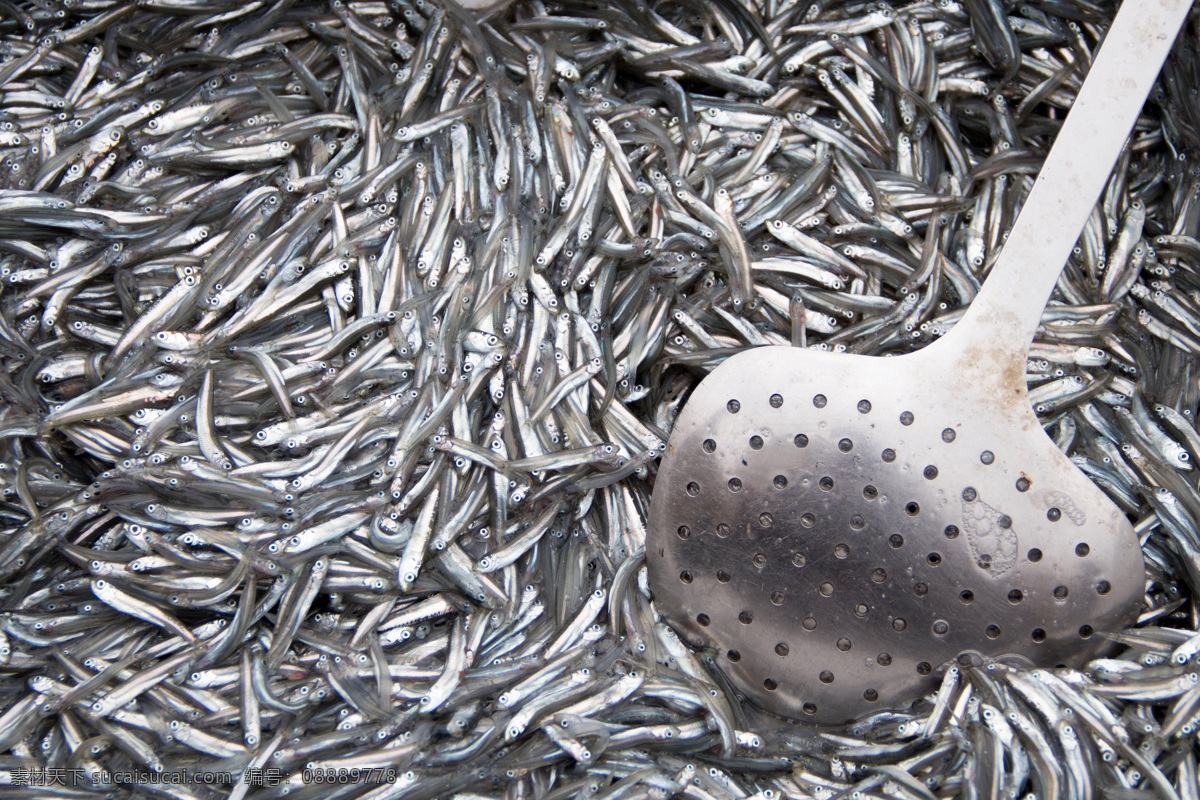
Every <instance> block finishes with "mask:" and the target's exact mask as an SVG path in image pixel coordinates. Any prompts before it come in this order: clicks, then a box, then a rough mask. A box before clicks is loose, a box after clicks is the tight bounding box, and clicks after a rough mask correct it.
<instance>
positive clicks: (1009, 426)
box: [647, 0, 1188, 723]
mask: <svg viewBox="0 0 1200 800" xmlns="http://www.w3.org/2000/svg"><path fill="white" fill-rule="evenodd" d="M1187 9H1188V4H1187V3H1184V2H1180V0H1170V1H1169V2H1163V3H1147V4H1140V3H1139V4H1135V3H1126V4H1125V5H1124V6H1123V7H1122V9H1121V11H1120V13H1119V14H1118V16H1117V19H1116V20H1115V22H1114V23H1113V26H1112V28H1111V29H1110V31H1109V34H1108V36H1107V38H1106V42H1105V44H1104V46H1103V47H1102V48H1101V51H1100V54H1099V55H1098V56H1097V58H1096V60H1095V61H1094V63H1093V66H1092V69H1091V70H1090V73H1089V75H1088V77H1087V81H1086V83H1085V86H1084V88H1083V89H1082V91H1081V92H1080V95H1079V100H1078V101H1077V103H1076V105H1075V107H1074V108H1073V110H1072V111H1071V113H1070V116H1069V118H1068V120H1067V122H1066V123H1065V124H1064V126H1063V129H1062V131H1061V132H1060V134H1059V137H1058V139H1057V141H1056V144H1055V146H1054V148H1053V149H1052V151H1051V153H1050V155H1049V157H1048V159H1047V162H1046V165H1045V167H1044V168H1043V170H1042V172H1041V173H1040V174H1039V176H1038V179H1037V182H1036V183H1035V187H1034V189H1033V191H1032V192H1031V194H1030V197H1029V199H1028V201H1027V203H1026V205H1025V209H1024V211H1023V212H1022V213H1021V216H1020V218H1019V219H1018V221H1017V223H1016V225H1015V226H1014V228H1013V231H1012V233H1011V235H1010V237H1009V240H1008V243H1007V244H1006V245H1005V249H1004V251H1003V255H1002V256H1001V257H1000V258H999V259H998V260H997V263H996V265H995V266H994V268H993V270H992V273H991V276H990V277H989V278H988V281H987V284H986V286H985V288H984V290H983V291H982V292H981V293H980V295H979V296H978V297H977V298H976V300H975V302H974V303H973V305H972V306H971V308H970V310H969V311H968V312H967V314H965V315H964V318H963V320H962V321H961V322H960V323H959V324H958V325H957V326H956V327H955V329H954V330H953V331H952V332H951V333H950V334H948V335H947V336H946V337H944V338H943V339H942V340H940V341H938V342H936V343H935V344H933V345H931V346H929V347H927V348H925V349H923V350H921V351H918V352H916V353H912V354H908V355H904V356H899V357H895V358H871V357H865V356H852V355H844V354H831V353H827V352H820V351H814V350H803V349H795V348H787V347H764V348H759V349H755V350H752V351H748V352H746V353H743V354H740V355H738V356H736V357H734V358H731V359H729V360H728V361H726V362H725V363H724V364H722V365H721V366H720V367H719V368H717V369H716V370H714V371H713V373H712V374H711V375H710V376H708V377H707V378H706V379H705V380H704V381H703V382H702V383H701V384H700V386H698V387H697V389H696V390H695V392H694V393H693V395H692V397H691V398H690V399H689V400H688V403H687V405H686V406H685V408H684V409H683V411H682V412H681V414H680V416H679V419H678V420H677V422H676V425H675V429H674V431H673V432H672V435H671V439H670V443H669V445H668V449H667V454H666V456H665V457H664V459H663V463H662V466H661V468H660V471H659V474H658V478H657V483H656V485H655V489H654V496H653V501H652V505H651V509H650V530H649V538H648V547H647V564H648V568H649V574H650V580H651V584H652V588H653V590H654V596H655V603H656V605H657V607H658V609H659V610H660V611H661V612H662V613H663V614H664V615H666V617H667V618H668V620H669V621H670V622H671V623H672V624H673V625H675V626H676V628H677V629H678V630H679V631H680V632H681V633H682V634H683V635H684V636H685V637H686V638H687V639H688V640H690V641H691V642H692V643H693V644H695V645H698V646H704V647H710V648H714V649H715V650H716V652H717V654H718V655H717V663H718V664H719V666H720V667H721V668H722V669H723V670H725V672H726V673H727V674H728V675H729V676H730V677H731V678H732V680H733V681H734V683H735V684H736V685H737V687H738V688H739V689H740V690H741V691H743V692H744V693H745V694H746V696H747V697H748V698H749V699H751V700H752V701H753V702H754V703H756V704H757V705H759V706H760V707H762V708H764V709H766V710H768V711H772V712H775V713H778V714H782V715H786V716H794V717H799V718H802V719H810V720H813V721H816V722H823V723H841V722H844V721H845V720H846V719H849V718H853V717H857V716H860V715H862V714H864V713H869V712H871V711H874V710H878V709H880V708H887V707H898V706H904V705H907V704H909V703H910V702H911V701H913V700H914V699H916V698H917V697H919V696H920V694H921V693H922V692H924V691H927V690H928V689H929V688H931V687H932V686H934V685H935V683H936V680H937V678H938V674H939V672H940V671H942V670H944V668H945V667H947V666H948V665H950V664H952V663H954V662H955V661H956V660H959V659H981V658H998V659H1005V660H1011V661H1013V662H1016V663H1022V664H1036V665H1054V664H1057V663H1067V664H1078V663H1080V662H1082V661H1084V660H1086V659H1088V658H1091V657H1094V656H1095V655H1096V654H1097V653H1098V652H1100V651H1101V650H1103V649H1104V647H1105V644H1106V640H1105V639H1104V638H1103V636H1102V635H1101V633H1102V632H1106V631H1112V630H1117V629H1119V628H1121V627H1123V626H1124V625H1126V624H1128V623H1129V622H1130V621H1131V620H1132V619H1133V618H1134V617H1135V615H1136V613H1137V610H1138V607H1139V601H1140V598H1141V595H1142V591H1143V585H1142V584H1143V565H1142V559H1141V551H1140V549H1139V547H1138V542H1137V539H1136V537H1135V536H1134V534H1133V530H1132V528H1131V526H1130V524H1129V522H1128V520H1126V518H1125V517H1124V515H1123V514H1121V512H1120V511H1119V509H1118V508H1117V507H1116V506H1115V505H1114V504H1113V503H1112V502H1111V501H1109V500H1108V499H1107V498H1106V497H1105V496H1104V495H1103V493H1101V492H1100V490H1099V489H1098V488H1097V487H1096V486H1095V485H1093V484H1092V483H1091V482H1090V481H1089V480H1088V479H1087V478H1086V477H1085V476H1084V475H1083V474H1082V473H1081V472H1079V470H1078V469H1076V468H1075V467H1074V466H1073V465H1072V464H1071V463H1070V461H1069V460H1068V459H1067V458H1066V457H1065V456H1064V455H1063V454H1062V453H1061V452H1059V450H1058V449H1057V448H1056V447H1055V446H1054V444H1053V443H1052V442H1051V441H1050V440H1049V439H1048V438H1047V437H1046V436H1045V434H1044V433H1043V431H1042V429H1041V425H1040V424H1039V422H1038V420H1037V418H1036V416H1035V415H1034V413H1033V411H1032V409H1031V408H1030V402H1029V397H1028V393H1027V390H1026V385H1025V369H1024V361H1025V357H1026V354H1027V352H1028V346H1029V341H1030V339H1031V337H1032V334H1033V332H1034V330H1035V329H1036V326H1037V322H1038V319H1039V318H1040V316H1041V311H1042V309H1043V307H1044V306H1045V304H1046V301H1047V298H1048V297H1049V295H1050V293H1051V291H1052V289H1053V287H1054V284H1055V282H1056V280H1057V276H1058V273H1059V271H1060V270H1061V267H1062V264H1063V263H1064V262H1065V261H1066V258H1067V256H1068V254H1069V252H1070V250H1071V247H1072V246H1073V245H1074V243H1075V239H1076V236H1077V235H1078V231H1079V230H1080V228H1081V227H1082V225H1083V223H1084V221H1085V219H1086V217H1087V216H1088V214H1089V213H1090V212H1091V209H1092V207H1093V205H1094V203H1095V201H1096V198H1097V196H1098V195H1099V193H1100V190H1101V189H1102V187H1103V185H1104V183H1105V182H1106V181H1107V179H1108V175H1109V170H1110V168H1111V165H1112V164H1113V163H1114V161H1115V160H1116V158H1117V155H1118V154H1119V152H1120V150H1121V147H1122V145H1123V143H1124V141H1125V138H1126V136H1127V135H1128V132H1129V130H1130V128H1131V127H1132V125H1133V122H1134V120H1135V119H1136V117H1137V114H1138V113H1139V111H1140V109H1141V106H1142V103H1143V102H1144V100H1145V97H1146V95H1147V94H1148V93H1149V90H1150V87H1151V86H1152V84H1153V82H1154V79H1155V77H1156V75H1157V73H1158V70H1159V68H1160V66H1161V64H1162V62H1163V59H1164V58H1165V57H1166V54H1167V51H1168V50H1169V48H1170V45H1171V43H1172V42H1173V40H1174V38H1175V34H1176V32H1177V31H1178V29H1179V27H1180V25H1181V24H1182V21H1183V19H1184V16H1185V15H1186V12H1187Z"/></svg>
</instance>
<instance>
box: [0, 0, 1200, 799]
mask: <svg viewBox="0 0 1200 800" xmlns="http://www.w3.org/2000/svg"><path fill="white" fill-rule="evenodd" d="M1113 8H1114V6H1113V4H1112V3H1110V2H1090V0H1029V2H1024V3H1021V4H1019V5H1015V6H1014V5H1011V4H1006V3H1003V2H1001V0H917V2H913V3H911V4H908V5H903V6H901V5H896V6H892V5H888V4H887V3H884V2H858V1H857V0H847V1H845V2H843V1H842V0H830V1H829V2H813V1H812V0H760V1H759V2H755V0H713V1H712V2H709V1H708V0H672V1H670V2H656V3H644V2H641V1H640V0H617V1H616V2H611V3H610V2H604V1H600V0H596V1H594V2H587V0H567V1H566V2H554V3H550V2H545V1H544V0H527V1H526V2H521V3H517V4H502V5H501V6H499V7H496V8H493V9H491V10H485V11H482V12H472V11H466V10H464V9H463V8H461V7H459V6H457V5H456V4H455V3H453V2H450V1H449V0H447V2H446V3H445V4H444V5H443V4H440V3H439V2H437V0H332V1H331V2H329V3H328V4H324V3H313V2H306V0H276V1H275V2H272V0H244V1H243V2H230V1H229V0H139V2H137V3H125V2H117V0H0V159H2V163H0V398H2V400H0V750H2V751H3V753H4V754H3V755H0V787H2V788H0V796H2V797H4V798H13V799H14V800H15V799H16V798H37V799H38V800H44V799H45V798H58V797H72V798H73V797H97V796H103V797H114V798H126V797H139V798H141V797H160V796H161V797H171V798H217V797H232V798H249V797H253V798H281V797H285V796H286V797H296V798H308V797H321V798H326V799H327V800H332V799H333V798H364V800H365V799H368V798H369V799H370V800H384V798H460V799H461V800H468V799H473V798H512V799H514V800H515V799H516V798H543V799H544V800H567V798H627V797H628V798H635V797H647V798H666V797H674V796H678V797H688V798H704V799H707V798H761V799H762V800H766V799H767V798H785V797H786V798H820V799H821V800H826V799H827V798H834V797H836V798H851V797H852V798H867V797H884V796H889V797H897V798H904V800H913V798H934V797H951V796H961V797H964V798H976V797H978V798H989V799H990V798H1001V797H1004V798H1017V797H1038V798H1055V797H1071V798H1085V797H1092V796H1103V797H1109V798H1116V799H1117V800H1142V798H1172V799H1174V798H1179V799H1180V800H1194V799H1195V798H1197V797H1200V789H1198V788H1197V787H1198V782H1197V780H1198V779H1197V757H1198V750H1197V743H1198V739H1197V736H1198V729H1200V678H1198V672H1200V612H1198V609H1197V605H1196V597H1197V589H1198V588H1200V533H1198V526H1197V521H1198V520H1200V491H1198V489H1197V476H1198V474H1200V471H1198V470H1197V469H1196V468H1195V463H1196V462H1197V461H1200V434H1198V433H1197V431H1196V427H1195V420H1196V413H1197V406H1198V405H1200V361H1198V360H1197V359H1198V357H1200V273H1198V272H1197V264H1198V263H1200V106H1198V105H1197V103H1196V101H1195V91H1196V89H1195V87H1197V86H1200V54H1198V53H1197V36H1196V33H1195V32H1194V31H1193V30H1190V29H1189V30H1186V31H1185V33H1184V34H1183V36H1182V37H1181V40H1180V42H1179V43H1178V44H1177V46H1176V49H1175V52H1174V54H1173V55H1172V58H1171V60H1170V61H1169V63H1168V65H1167V67H1166V68H1165V70H1164V72H1163V75H1162V77H1161V79H1160V83H1159V86H1158V88H1157V89H1156V91H1155V93H1154V94H1153V96H1152V98H1151V100H1150V102H1149V103H1148V104H1147V106H1146V109H1145V111H1144V113H1143V115H1142V117H1141V119H1140V120H1139V122H1138V124H1137V126H1136V128H1135V130H1134V132H1133V134H1132V136H1131V139H1130V143H1129V146H1128V148H1127V150H1126V152H1125V154H1124V155H1123V156H1122V159H1121V161H1120V163H1119V165H1118V167H1117V168H1116V169H1115V170H1114V172H1113V175H1112V177H1111V180H1110V182H1109V184H1108V187H1107V189H1106V191H1105V192H1104V195H1103V197H1102V198H1101V200H1100V202H1099V203H1098V204H1097V206H1096V209H1095V212H1094V213H1093V215H1092V217H1091V219H1090V221H1089V223H1088V225H1087V227H1086V229H1085V231H1084V232H1083V235H1082V236H1081V237H1080V239H1079V244H1078V247H1077V249H1076V252H1075V255H1074V256H1073V258H1072V259H1071V261H1070V263H1069V264H1067V266H1066V269H1065V271H1064V272H1063V275H1062V278H1061V280H1060V282H1059V285H1058V290H1057V293H1056V295H1055V297H1054V299H1053V300H1052V301H1051V305H1050V306H1049V307H1048V308H1047V310H1046V313H1045V316H1044V318H1043V323H1042V326H1041V328H1040V330H1039V332H1038V335H1037V338H1036V341H1035V343H1034V345H1033V350H1032V352H1031V355H1030V359H1029V362H1028V373H1027V377H1028V381H1029V385H1030V387H1031V395H1032V399H1033V402H1034V404H1035V406H1036V409H1037V411H1038V413H1039V415H1040V417H1041V418H1042V419H1043V421H1044V423H1045V426H1046V429H1047V431H1048V433H1049V434H1050V435H1051V436H1052V437H1053V438H1054V439H1055V441H1056V442H1058V443H1059V445H1060V446H1061V447H1062V449H1063V450H1064V451H1066V452H1068V453H1069V454H1070V455H1071V457H1072V458H1073V459H1074V461H1075V462H1076V463H1077V464H1078V465H1079V467H1080V468H1081V469H1082V470H1084V471H1085V472H1086V473H1087V474H1088V475H1089V476H1091V477H1092V478H1093V479H1094V480H1095V482H1096V483H1097V484H1098V485H1100V486H1101V487H1103V489H1104V490H1105V491H1106V492H1107V493H1108V494H1109V495H1111V496H1112V498H1113V499H1114V500H1115V501H1116V502H1117V503H1118V504H1119V505H1120V506H1121V507H1122V508H1123V509H1125V510H1126V511H1127V512H1128V513H1129V515H1130V517H1131V518H1132V519H1134V520H1135V521H1136V529H1137V531H1138V533H1139V535H1140V537H1141V540H1142V543H1143V546H1144V552H1145V559H1146V595H1145V607H1144V609H1143V613H1142V615H1141V618H1140V619H1139V621H1138V624H1137V626H1136V627H1134V628H1131V629H1129V630H1126V631H1120V632H1097V635H1105V636H1108V637H1110V638H1111V639H1112V641H1113V653H1112V656H1111V657H1110V658H1105V659H1100V660H1097V661H1094V662H1092V663H1090V664H1089V665H1087V667H1086V669H1083V670H1071V669H1065V668H1060V669H1039V670H1019V669H1014V668H1012V667H1009V666H1006V665H1003V664H999V663H996V664H992V665H990V666H988V667H987V668H978V667H966V666H964V667H961V668H960V667H958V666H956V665H945V666H943V668H942V669H941V671H940V673H939V675H940V679H939V681H933V683H932V686H933V687H934V691H933V692H932V693H931V694H930V695H929V696H928V697H927V698H925V699H924V700H922V701H921V702H919V703H918V704H916V705H915V706H914V707H913V708H911V709H908V710H902V711H880V712H879V713H877V714H875V715H872V716H871V717H868V718H865V719H862V720H858V721H855V722H853V723H850V724H848V725H846V726H845V727H843V728H837V729H818V728H815V727H806V726H804V725H801V724H795V723H788V722H786V721H782V720H775V719H769V718H767V717H766V716H765V715H763V714H760V713H758V712H756V711H755V710H754V709H752V708H750V707H749V706H746V705H744V704H743V702H742V701H741V699H740V698H739V697H738V695H737V693H736V691H735V690H734V689H733V688H732V687H731V686H730V685H729V684H728V682H727V681H726V679H725V677H724V676H723V675H722V674H721V673H720V672H719V671H716V670H715V669H714V668H713V667H712V664H713V659H712V654H710V653H706V652H704V651H697V650H695V649H693V648H691V647H689V646H688V645H687V644H686V643H685V642H683V641H681V640H680V639H679V637H677V636H676V634H675V633H674V632H673V631H672V629H671V628H670V627H669V626H668V625H667V624H666V623H665V622H664V621H663V620H662V619H661V618H660V617H659V615H658V612H657V611H656V609H655V606H654V602H653V598H652V595H651V593H650V591H649V588H648V587H647V585H646V580H645V571H644V569H643V568H642V567H643V564H644V546H645V521H644V520H645V514H646V509H647V506H648V503H649V497H650V492H651V489H652V486H653V476H654V472H655V469H656V465H657V461H658V459H659V457H660V456H661V454H662V453H663V452H664V448H665V446H666V441H667V438H668V436H669V434H670V430H671V426H672V422H673V420H674V418H675V415H676V413H677V412H678V410H679V408H680V406H681V404H682V403H683V402H684V400H685V399H686V397H687V395H688V392H689V391H690V389H691V388H692V387H693V386H695V384H696V383H697V382H698V381H699V380H700V378H702V377H703V375H704V374H706V372H707V371H708V370H710V369H712V368H713V367H714V366H715V365H717V364H719V363H720V362H721V361H722V360H723V359H725V358H727V357H728V356H730V355H732V354H734V353H737V352H740V351H741V350H743V349H745V348H749V347H756V346H761V345H767V344H787V345H792V346H800V347H821V348H832V349H836V350H845V351H850V352H856V353H871V354H886V353H900V352H905V351H908V350H911V349H914V348H918V347H920V346H922V345H923V344H925V343H928V342H929V341H932V340H934V339H936V338H937V337H939V336H941V335H942V334H944V333H945V332H946V331H948V330H949V329H950V328H951V327H953V325H954V323H955V321H956V320H957V319H958V318H959V316H960V315H961V314H962V312H963V309H964V308H965V306H966V305H967V304H969V302H970V301H971V298H972V297H973V296H974V295H975V293H976V291H977V290H978V288H979V286H980V284H981V282H982V281H983V280H984V278H985V277H986V275H987V273H988V270H989V269H990V267H991V265H992V263H994V261H995V257H996V255H997V253H998V252H999V250H1000V247H1001V245H1002V244H1003V241H1004V238H1005V236H1006V232H1007V231H1008V229H1009V228H1010V226H1011V225H1012V222H1013V220H1014V219H1015V216H1016V213H1017V211H1018V210H1019V208H1020V205H1021V203H1022V201H1023V199H1024V197H1025V194H1026V193H1027V191H1028V189H1029V187H1030V186H1031V184H1032V181H1033V179H1034V176H1035V175H1036V173H1037V171H1038V168H1039V166H1040V164H1041V162H1042V160H1043V158H1044V156H1045V154H1046V152H1047V150H1048V147H1049V145H1050V143H1051V142H1052V141H1053V138H1054V136H1055V133H1056V132H1057V130H1058V128H1059V125H1060V124H1061V121H1062V119H1063V118H1064V116H1065V113H1066V111H1067V110H1068V109H1069V108H1070V106H1071V102H1072V100H1073V98H1074V96H1075V94H1076V93H1077V91H1078V89H1079V87H1080V86H1081V84H1082V81H1083V79H1084V76H1085V75H1086V73H1087V68H1088V64H1089V61H1090V58H1091V54H1092V53H1094V52H1095V49H1096V47H1097V44H1098V42H1099V41H1100V40H1101V38H1102V36H1103V32H1104V30H1105V26H1106V24H1107V21H1108V20H1109V19H1111V16H1112V13H1113ZM155 776H158V777H157V778H156V777H155Z"/></svg>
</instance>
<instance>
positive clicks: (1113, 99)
mask: <svg viewBox="0 0 1200 800" xmlns="http://www.w3.org/2000/svg"><path fill="white" fill-rule="evenodd" d="M1190 7H1191V2H1190V0H1125V2H1123V3H1122V4H1121V8H1120V11H1119V12H1118V13H1117V17H1116V19H1115V20H1113V23H1112V26H1111V27H1110V28H1109V29H1108V33H1107V35H1106V36H1105V37H1104V41H1103V43H1102V44H1101V47H1100V52H1099V53H1098V54H1097V56H1096V58H1095V59H1094V60H1093V62H1092V66H1091V69H1090V70H1089V71H1088V74H1087V77H1086V79H1085V80H1084V84H1083V88H1082V89H1081V90H1080V92H1079V95H1078V97H1077V99H1076V100H1075V104H1074V105H1073V106H1072V107H1071V110H1070V113H1068V115H1067V119H1066V121H1065V122H1064V123H1063V126H1062V129H1061V130H1060V131H1059V134H1058V136H1057V137H1056V138H1055V140H1054V145H1053V147H1051V148H1050V154H1049V155H1048V156H1047V158H1046V162H1045V164H1044V165H1043V167H1042V170H1041V172H1039V173H1038V176H1037V179H1036V180H1035V182H1034V184H1033V189H1032V190H1031V191H1030V193H1029V197H1028V199H1027V200H1026V202H1025V205H1024V207H1023V208H1022V210H1021V213H1020V214H1019V215H1018V217H1017V221H1016V223H1015V224H1014V225H1013V227H1012V231H1011V232H1010V233H1009V236H1008V240H1007V242H1006V243H1005V245H1004V249H1003V250H1002V251H1001V253H1000V256H999V258H997V260H996V263H995V265H994V266H993V267H992V270H991V272H990V274H989V275H988V277H987V280H986V281H985V282H984V286H983V289H982V290H981V291H980V292H979V294H978V295H977V296H976V298H975V300H974V301H973V302H972V303H971V306H970V308H969V309H968V310H967V312H966V313H965V314H964V316H963V318H962V320H961V321H960V322H959V323H958V324H957V325H956V326H955V327H954V329H953V330H952V331H951V332H950V334H948V335H947V336H945V337H944V339H946V340H950V341H948V342H946V345H951V343H952V346H953V348H954V349H955V350H956V351H957V352H958V353H960V354H962V357H963V358H964V359H978V357H979V356H980V355H982V354H987V355H988V356H989V357H990V358H991V359H992V360H993V361H992V363H993V364H995V363H996V361H997V360H1001V359H1007V360H1008V363H1009V364H1013V363H1014V362H1023V361H1024V359H1025V357H1026V355H1027V354H1028V352H1029V343H1030V342H1031V341H1032V339H1033V335H1034V333H1035V332H1036V331H1037V326H1038V322H1039V320H1040V319H1041V316H1042V311H1043V310H1044V309H1045V307H1046V303H1047V301H1048V300H1049V299H1050V294H1051V292H1053V290H1054V286H1055V284H1056V283H1057V282H1058V276H1059V274H1060V273H1061V272H1062V268H1063V266H1064V264H1066V261H1067V258H1068V257H1069V256H1070V254H1071V250H1072V249H1073V248H1074V246H1075V243H1076V241H1078V239H1079V233H1080V231H1081V230H1082V229H1083V226H1084V223H1086V222H1087V218H1088V216H1089V215H1090V214H1091V213H1092V209H1093V208H1094V207H1095V205H1096V200H1097V199H1098V198H1099V196H1100V192H1101V191H1102V190H1103V189H1104V186H1105V184H1106V183H1107V182H1108V179H1109V176H1110V174H1111V172H1112V167H1113V164H1114V163H1116V160H1117V157H1118V156H1119V155H1120V154H1121V149H1122V148H1123V147H1124V145H1125V141H1126V139H1127V138H1128V136H1129V132H1130V130H1132V128H1133V124H1134V122H1135V121H1136V120H1137V118H1138V115H1139V114H1140V113H1141V110H1142V105H1143V104H1144V103H1145V101H1146V97H1147V96H1148V95H1149V94H1150V89H1151V87H1152V86H1153V85H1154V82H1155V79H1156V78H1157V77H1158V73H1159V70H1160V69H1161V68H1162V64H1163V61H1165V60H1166V57H1167V53H1168V52H1169V51H1170V49H1171V46H1172V45H1173V44H1174V42H1175V36H1176V34H1177V33H1178V32H1179V29H1180V27H1182V25H1183V22H1184V19H1185V17H1186V16H1187V13H1188V10H1189V8H1190Z"/></svg>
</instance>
